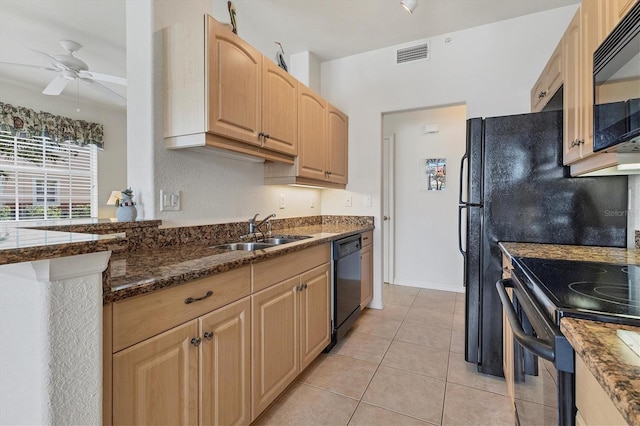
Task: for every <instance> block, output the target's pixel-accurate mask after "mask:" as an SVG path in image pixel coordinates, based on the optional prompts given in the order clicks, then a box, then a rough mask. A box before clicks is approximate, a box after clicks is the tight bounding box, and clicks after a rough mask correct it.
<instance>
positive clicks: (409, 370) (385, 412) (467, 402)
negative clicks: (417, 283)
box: [257, 284, 514, 425]
mask: <svg viewBox="0 0 640 426" xmlns="http://www.w3.org/2000/svg"><path fill="white" fill-rule="evenodd" d="M384 303H385V308H384V309H382V310H375V309H366V310H365V311H364V312H363V313H362V315H361V317H360V319H359V320H358V321H357V323H356V324H355V325H354V327H353V329H352V330H351V331H350V332H349V333H348V334H347V336H345V338H344V339H343V340H342V341H341V342H339V343H338V345H336V346H335V347H334V348H333V350H332V351H331V352H330V353H329V354H322V355H320V356H319V357H318V359H317V360H316V361H315V362H314V363H313V364H312V365H310V366H309V368H308V369H307V370H305V372H304V373H303V374H301V375H300V376H299V377H298V378H297V380H296V382H295V383H294V384H293V385H292V386H291V387H290V388H289V389H288V390H287V391H286V392H284V393H283V394H282V396H281V397H280V398H279V399H278V400H276V401H275V402H274V404H273V405H272V406H271V407H270V408H269V409H268V410H267V411H266V412H265V413H264V414H263V415H262V417H260V418H259V419H258V421H257V424H260V425H432V424H435V425H513V424H514V418H513V415H512V412H511V409H510V407H509V405H510V404H509V400H508V398H507V396H506V395H507V389H506V385H505V382H504V380H503V379H501V378H497V377H493V376H487V375H482V374H479V373H477V372H476V370H475V366H474V365H472V364H470V363H467V362H465V360H464V354H463V352H464V295H463V294H457V293H452V292H445V291H437V290H424V289H422V290H420V289H416V288H411V287H402V286H394V285H387V284H385V286H384Z"/></svg>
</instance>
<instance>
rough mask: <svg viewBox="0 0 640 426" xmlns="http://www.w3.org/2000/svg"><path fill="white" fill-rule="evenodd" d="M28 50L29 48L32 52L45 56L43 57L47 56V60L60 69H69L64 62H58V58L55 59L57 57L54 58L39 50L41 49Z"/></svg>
mask: <svg viewBox="0 0 640 426" xmlns="http://www.w3.org/2000/svg"><path fill="white" fill-rule="evenodd" d="M29 50H31V51H32V52H35V53H37V54H38V55H42V56H44V57H45V58H47V60H48V61H49V62H51V63H52V64H53V65H55V66H59V67H60V69H65V70H67V69H69V67H67V66H66V65H65V64H63V63H62V62H60V61H59V60H57V59H56V58H54V57H53V56H51V55H49V54H48V53H44V52H41V51H39V50H36V49H29Z"/></svg>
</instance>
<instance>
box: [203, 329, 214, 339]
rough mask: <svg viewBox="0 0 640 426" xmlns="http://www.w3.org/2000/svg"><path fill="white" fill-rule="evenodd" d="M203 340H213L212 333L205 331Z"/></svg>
mask: <svg viewBox="0 0 640 426" xmlns="http://www.w3.org/2000/svg"><path fill="white" fill-rule="evenodd" d="M204 338H205V339H207V340H213V331H205V332H204Z"/></svg>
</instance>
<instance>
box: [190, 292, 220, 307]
mask: <svg viewBox="0 0 640 426" xmlns="http://www.w3.org/2000/svg"><path fill="white" fill-rule="evenodd" d="M211 296H213V292H212V291H211V290H209V291H208V292H207V294H205V295H204V296H202V297H195V298H194V297H187V298H186V299H184V303H185V305H188V304H189V303H193V302H199V301H200V300H204V299H206V298H209V297H211Z"/></svg>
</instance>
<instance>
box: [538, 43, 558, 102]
mask: <svg viewBox="0 0 640 426" xmlns="http://www.w3.org/2000/svg"><path fill="white" fill-rule="evenodd" d="M562 82H563V74H562V41H560V43H558V46H556V49H555V50H554V51H553V53H552V54H551V57H550V58H549V61H548V62H547V65H546V66H545V67H544V69H543V70H542V73H541V74H540V77H539V78H538V81H536V83H535V84H534V85H533V88H532V89H531V112H540V111H542V109H543V108H544V107H545V106H546V105H547V103H548V102H549V100H550V99H551V98H552V97H553V95H554V94H555V93H556V92H557V91H558V89H560V87H561V86H562Z"/></svg>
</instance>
